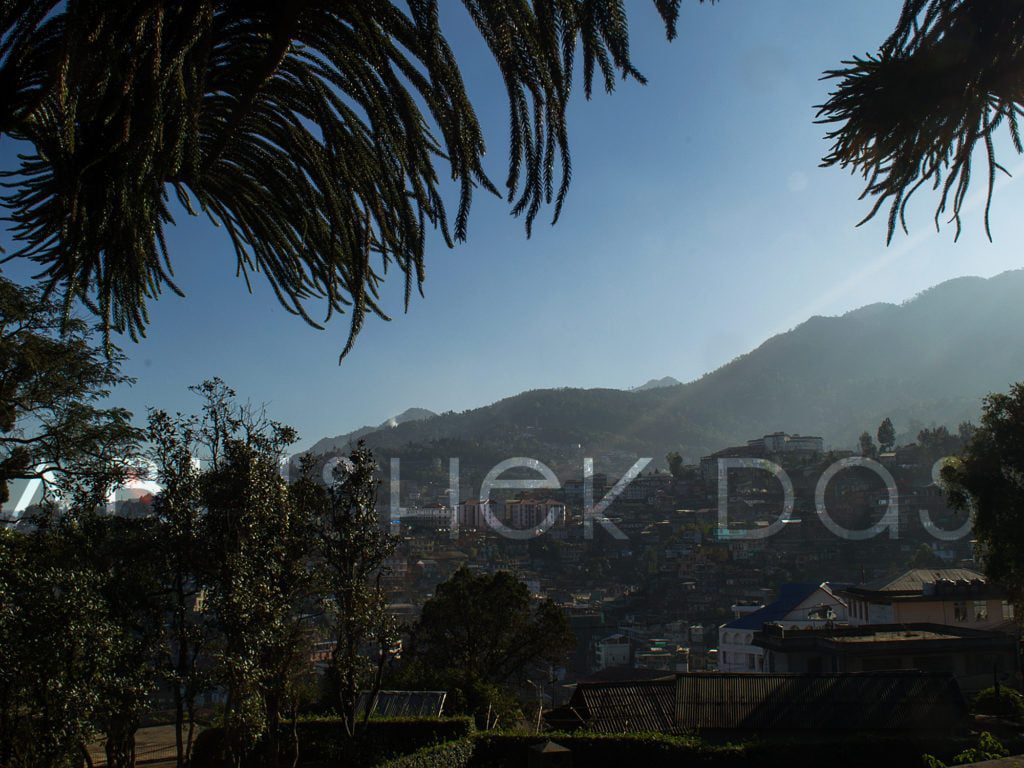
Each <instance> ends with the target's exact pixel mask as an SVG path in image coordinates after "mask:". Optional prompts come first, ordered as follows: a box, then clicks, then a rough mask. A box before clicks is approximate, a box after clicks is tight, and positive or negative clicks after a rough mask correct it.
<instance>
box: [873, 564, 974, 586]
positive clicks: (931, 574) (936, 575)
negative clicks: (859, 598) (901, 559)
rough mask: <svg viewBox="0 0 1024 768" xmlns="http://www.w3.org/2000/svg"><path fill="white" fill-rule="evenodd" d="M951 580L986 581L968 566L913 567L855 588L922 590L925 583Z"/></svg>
mask: <svg viewBox="0 0 1024 768" xmlns="http://www.w3.org/2000/svg"><path fill="white" fill-rule="evenodd" d="M941 579H948V580H949V581H976V580H981V581H985V577H984V575H982V574H980V573H978V572H977V571H971V570H968V569H966V568H912V569H910V570H909V571H905V572H904V573H901V574H900V575H898V576H884V577H882V578H880V579H875V580H874V581H869V582H868V583H866V584H859V585H857V586H856V587H854V589H857V590H861V591H864V592H922V591H923V590H924V585H925V584H932V583H934V582H936V581H939V580H941Z"/></svg>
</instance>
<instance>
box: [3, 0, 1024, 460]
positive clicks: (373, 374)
mask: <svg viewBox="0 0 1024 768" xmlns="http://www.w3.org/2000/svg"><path fill="white" fill-rule="evenodd" d="M444 5H445V10H446V14H447V16H446V17H445V19H444V21H445V24H446V28H447V29H448V30H449V36H450V38H451V40H452V42H453V45H454V47H455V49H456V52H457V54H458V55H459V56H460V58H461V60H462V61H463V62H464V64H465V73H466V79H467V85H468V88H469V90H470V94H471V96H472V97H473V98H474V103H475V104H476V105H477V109H478V114H479V116H480V118H481V120H482V122H483V123H484V127H485V129H486V131H487V137H488V146H489V152H488V161H489V171H490V172H491V173H492V177H493V178H494V179H495V180H497V181H501V180H503V179H504V169H505V163H506V161H507V145H506V144H505V141H506V136H507V124H506V114H507V111H506V103H505V98H504V93H503V89H502V87H501V83H500V80H499V79H498V77H497V73H496V68H495V67H494V65H493V62H491V61H490V60H489V58H488V57H487V54H486V51H485V50H484V49H483V47H482V45H481V44H480V42H479V40H478V39H477V38H476V36H475V33H474V31H473V30H472V29H471V27H470V26H469V23H468V20H467V19H465V18H464V17H463V14H462V13H461V10H460V11H459V12H456V11H455V10H454V9H455V8H456V4H455V3H454V2H452V3H450V4H449V3H448V0H445V3H444ZM629 5H630V7H631V9H632V17H631V21H632V24H633V54H634V59H635V62H636V64H637V65H638V66H639V68H640V69H641V71H643V72H644V74H645V75H647V77H648V79H649V84H648V85H647V86H645V87H643V86H639V85H637V84H635V83H631V82H627V83H623V84H621V85H620V87H619V89H618V90H617V91H616V93H615V94H614V95H612V96H610V97H608V96H605V95H604V94H603V93H601V94H598V95H596V96H595V98H594V99H593V100H592V101H590V102H587V101H584V100H583V98H582V92H581V93H580V94H579V96H580V98H579V99H578V100H577V101H576V103H575V104H574V105H573V106H572V108H571V114H570V120H571V123H570V125H571V131H572V141H573V164H574V176H573V186H572V189H571V192H570V195H569V199H568V201H567V203H566V207H565V210H564V212H563V216H562V219H561V221H560V222H559V224H558V225H557V226H556V227H554V228H552V227H548V226H547V225H546V223H541V224H539V226H537V227H535V230H534V235H533V237H532V238H531V239H529V240H527V239H526V237H525V233H524V230H523V226H522V222H521V221H520V220H517V219H513V218H512V217H511V216H510V215H509V212H508V207H507V205H506V204H504V203H503V202H502V201H499V200H495V199H491V198H488V197H485V196H484V195H480V196H478V197H477V199H476V203H475V206H474V211H473V217H472V220H471V225H470V236H469V240H468V242H467V243H465V244H463V245H461V246H458V247H457V248H456V249H455V250H448V249H447V248H445V246H444V245H443V243H441V241H440V240H439V239H438V238H434V239H433V240H432V242H431V245H430V247H429V251H428V256H427V281H426V285H425V293H426V298H425V299H416V300H414V302H413V304H412V305H411V307H410V308H409V311H408V313H403V312H402V302H401V281H400V280H397V281H395V282H394V283H393V284H392V285H391V286H390V288H389V289H388V291H387V292H386V300H385V304H386V306H387V307H389V308H390V309H391V310H392V311H393V313H394V320H393V322H390V323H385V322H382V321H378V320H370V321H369V322H368V323H367V326H366V328H365V330H364V331H363V333H362V334H361V336H360V338H359V340H358V342H357V345H356V347H355V349H354V351H353V352H352V353H351V354H350V355H349V357H348V358H347V359H346V360H345V362H344V363H343V364H342V365H341V366H338V364H337V355H338V352H339V350H340V348H341V346H342V345H343V343H344V340H345V337H346V333H347V330H348V326H347V318H344V317H342V318H338V320H337V321H336V322H334V324H333V325H332V326H331V327H329V328H328V330H326V331H316V330H314V329H312V328H309V327H308V326H306V325H305V324H304V323H302V321H301V320H299V319H297V318H294V317H292V316H290V315H288V314H287V313H285V312H284V311H283V310H281V309H280V308H279V307H278V306H277V305H276V303H275V301H274V299H273V297H272V296H271V295H270V292H269V290H268V289H267V288H266V287H265V286H263V285H262V284H261V283H259V282H257V283H256V284H255V290H254V294H253V295H249V294H248V293H247V292H246V289H245V285H244V283H243V282H242V281H239V280H236V279H234V262H233V256H232V254H231V252H230V249H229V248H228V246H227V243H226V240H225V238H224V237H223V235H222V233H221V232H220V231H218V230H216V229H213V228H212V227H211V226H210V225H209V224H208V223H207V222H206V220H205V219H188V217H182V218H181V219H180V220H179V225H178V226H176V227H175V228H174V229H173V230H172V231H171V232H170V233H169V242H170V248H171V252H172V255H173V257H174V262H175V268H176V273H177V277H178V282H179V284H180V285H181V286H182V287H183V288H184V289H185V290H186V291H187V293H188V298H187V299H184V300H183V299H179V298H177V297H175V296H173V295H166V296H165V297H164V298H163V299H161V300H160V301H159V302H158V303H156V304H154V305H153V307H152V311H151V315H152V325H151V329H150V332H149V336H148V338H147V339H145V340H144V341H143V342H142V343H140V344H133V343H131V342H127V341H126V342H125V345H124V346H125V350H126V352H127V353H128V355H129V362H128V365H127V372H128V373H129V374H130V375H132V376H134V377H136V378H137V379H138V381H137V383H136V384H135V386H134V387H132V388H131V389H127V390H124V391H120V392H118V393H117V397H118V400H119V402H120V403H121V404H124V405H126V406H127V407H129V408H131V409H132V410H134V411H136V412H137V413H144V411H145V408H146V406H149V405H156V406H160V407H164V408H168V409H171V410H175V409H182V410H192V409H193V408H194V406H195V402H194V399H193V398H192V396H191V395H189V393H188V392H187V390H186V387H187V386H188V385H189V384H193V383H196V382H198V381H200V380H202V379H203V378H206V377H209V376H213V375H219V376H221V377H222V378H224V379H225V380H226V381H227V382H228V383H229V384H231V385H232V386H234V387H235V388H236V389H237V390H238V391H239V393H240V394H241V395H242V396H244V397H247V398H250V399H252V400H254V401H265V402H267V403H268V404H269V407H270V412H271V414H272V415H273V416H274V417H275V418H277V419H279V420H282V421H286V422H288V423H291V424H293V425H295V426H296V427H298V429H299V430H300V433H301V435H302V438H303V439H302V443H301V445H303V446H307V445H309V444H310V443H312V442H313V441H315V440H316V439H318V438H320V437H322V436H324V435H334V434H338V433H341V432H345V431H348V430H350V429H352V428H354V427H357V426H360V425H362V424H366V423H374V424H375V423H378V422H380V421H383V420H384V419H385V418H387V417H388V416H390V415H392V414H395V413H397V412H399V411H402V410H404V409H405V408H407V407H410V406H420V407H425V408H430V409H432V410H435V411H443V410H449V409H454V410H462V409H465V408H470V407H475V406H480V405H484V404H487V403H489V402H492V401H494V400H496V399H499V398H501V397H505V396H509V395H512V394H515V393H517V392H520V391H522V390H526V389H534V388H543V387H558V386H575V387H629V386H634V385H637V384H640V383H642V382H644V381H645V380H647V379H649V378H652V377H661V376H665V375H672V376H675V377H676V378H678V379H681V380H689V379H692V378H695V377H697V376H699V375H701V374H702V373H704V372H706V371H709V370H712V369H714V368H716V367H718V366H719V365H721V364H723V363H726V362H728V361H729V360H730V359H732V358H733V357H735V356H737V355H739V354H742V353H744V352H746V351H748V350H750V349H751V348H753V347H755V346H756V345H758V344H759V343H761V342H762V341H764V340H765V339H766V338H768V337H770V336H772V335H773V334H776V333H779V332H781V331H784V330H787V329H789V328H791V327H793V326H794V325H796V324H798V323H799V322H802V321H803V320H805V319H806V318H807V317H808V316H810V315H813V314H837V313H842V312H844V311H847V310H849V309H852V308H855V307H858V306H861V305H864V304H868V303H872V302H876V301H895V302H898V301H902V300H904V299H907V298H909V297H911V296H913V295H914V294H916V293H917V292H919V291H921V290H924V289H925V288H928V287H929V286H931V285H934V284H936V283H938V282H941V281H943V280H947V279H949V278H952V277H956V276H959V275H982V276H990V275H994V274H997V273H999V272H1002V271H1004V270H1007V269H1013V268H1018V267H1021V266H1024V258H1022V257H1021V255H1020V250H1019V247H1018V246H1017V242H1018V239H1019V237H1020V234H1021V232H1020V229H1019V228H1020V226H1021V225H1020V224H1019V223H1018V221H1017V216H1016V215H1015V214H1016V212H1018V211H1019V210H1020V209H1021V207H1022V204H1024V188H1022V186H1021V185H1020V184H1018V183H1016V182H1010V183H1007V184H1004V185H1003V188H1002V189H1001V190H1000V192H999V194H998V195H997V199H996V202H995V205H994V207H993V221H994V235H995V242H994V244H990V243H988V242H987V241H986V240H985V239H984V237H983V235H982V231H981V222H980V215H981V210H980V207H977V206H975V207H974V209H973V210H972V211H971V212H970V213H969V214H968V228H967V231H966V232H965V234H964V235H963V236H962V237H961V239H960V241H959V242H958V243H956V244H955V245H954V244H953V242H952V236H953V230H952V228H950V227H947V228H944V229H943V231H942V232H941V233H939V234H938V235H936V234H935V233H934V228H933V226H932V221H931V210H932V208H931V206H932V203H933V200H932V198H930V197H928V196H927V195H925V194H922V195H921V199H920V200H919V201H918V205H916V206H912V208H911V227H912V229H911V237H898V238H897V240H896V241H895V242H894V244H893V245H892V246H890V247H888V248H886V246H885V232H884V221H881V220H880V221H878V222H872V223H870V224H868V225H866V226H864V227H861V228H860V229H855V228H854V225H855V224H856V222H857V221H858V220H859V219H860V218H861V216H862V215H863V213H864V212H865V211H866V206H865V203H864V202H861V201H858V200H857V197H858V195H859V193H860V183H859V179H857V178H853V177H850V176H848V175H846V174H844V173H842V172H840V171H838V170H835V169H831V170H826V169H821V168H819V167H818V161H819V159H820V157H821V156H822V155H823V154H824V153H825V152H826V150H827V143H826V142H825V140H824V139H823V134H824V128H823V126H820V125H815V124H814V123H813V118H814V105H815V104H819V103H821V102H822V101H823V100H824V99H825V97H826V93H827V90H828V84H827V83H824V82H821V81H820V80H819V76H820V74H821V72H822V71H823V70H824V69H827V68H829V67H833V66H836V65H837V64H838V63H839V62H840V61H841V60H842V59H843V58H845V57H847V56H849V55H851V54H855V53H865V52H867V51H872V50H874V49H875V48H877V45H878V44H879V42H880V41H881V40H882V39H883V38H884V37H885V35H886V34H887V33H888V32H889V31H890V29H891V27H892V25H893V24H894V23H895V19H896V15H897V13H898V8H899V3H897V2H895V0H860V1H859V2H856V3H850V2H842V1H841V0H800V1H798V0H786V1H785V2H781V1H779V0H776V1H775V2H764V1H761V2H749V1H748V2H739V1H738V0H726V1H725V2H723V3H721V4H719V5H716V6H713V7H712V6H700V5H698V4H697V3H696V2H694V1H693V0H686V1H685V2H684V4H683V13H682V17H681V19H680V34H679V38H678V39H677V40H676V41H675V42H673V43H671V44H669V43H667V42H666V41H665V39H664V35H663V31H662V29H661V27H660V22H659V20H658V19H657V17H656V15H655V13H654V12H653V9H652V8H651V7H649V6H651V5H652V4H651V3H648V2H640V0H636V2H632V1H631V2H630V4H629ZM11 152H12V150H11V148H10V146H4V145H0V155H2V158H0V159H2V160H3V163H4V164H5V165H7V164H8V163H9V162H10V156H11ZM1010 166H1011V167H1012V168H1014V169H1016V170H1017V171H1018V174H1017V175H1018V176H1019V175H1024V166H1021V165H1020V158H1011V159H1010ZM5 245H7V246H9V245H10V242H9V240H8V241H6V242H5ZM5 273H6V274H10V275H12V276H14V277H16V278H23V277H24V276H25V275H26V274H27V272H26V271H25V269H24V268H23V267H20V266H18V265H9V266H8V267H6V268H5Z"/></svg>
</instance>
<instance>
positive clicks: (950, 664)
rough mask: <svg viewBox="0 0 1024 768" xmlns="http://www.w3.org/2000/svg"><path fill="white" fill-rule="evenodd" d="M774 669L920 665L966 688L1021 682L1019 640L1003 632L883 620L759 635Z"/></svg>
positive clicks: (774, 628) (772, 629)
mask: <svg viewBox="0 0 1024 768" xmlns="http://www.w3.org/2000/svg"><path fill="white" fill-rule="evenodd" d="M754 644H755V645H757V646H759V647H760V648H763V649H764V651H765V668H766V671H768V672H770V673H776V672H779V673H796V674H806V673H811V674H820V673H843V672H877V671H882V670H885V671H891V670H920V671H927V672H933V673H936V674H941V675H945V676H947V677H948V676H950V675H952V676H953V678H955V679H956V681H957V683H958V684H959V685H960V688H961V689H962V690H963V691H964V692H965V693H976V692H977V691H980V690H981V689H983V688H987V687H988V686H990V685H993V684H995V683H1001V684H1005V685H1009V686H1012V687H1014V688H1019V687H1020V680H1021V675H1020V657H1019V652H1018V645H1019V643H1018V640H1017V638H1015V637H1013V636H1012V635H1008V634H1006V633H1004V632H991V631H989V632H986V631H983V630H977V629H967V628H963V627H953V626H949V625H943V624H878V625H863V626H859V627H828V628H824V629H802V628H801V629H787V628H785V627H783V626H781V625H779V624H767V625H765V627H764V629H763V630H762V631H761V632H757V633H755V635H754Z"/></svg>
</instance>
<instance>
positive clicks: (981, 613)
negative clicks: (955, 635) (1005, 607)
mask: <svg viewBox="0 0 1024 768" xmlns="http://www.w3.org/2000/svg"><path fill="white" fill-rule="evenodd" d="M974 620H975V621H988V602H986V601H985V600H975V601H974Z"/></svg>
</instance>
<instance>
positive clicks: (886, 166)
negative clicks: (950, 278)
mask: <svg viewBox="0 0 1024 768" xmlns="http://www.w3.org/2000/svg"><path fill="white" fill-rule="evenodd" d="M826 76H827V77H829V78H833V79H836V80H838V85H837V87H836V89H835V91H834V92H833V93H832V94H831V95H830V98H829V100H828V101H827V102H826V103H825V104H824V105H823V106H822V107H821V111H820V113H819V117H820V119H821V121H822V122H823V123H825V124H828V125H834V127H833V128H832V130H831V131H830V132H829V133H828V137H829V138H830V139H832V141H833V142H834V143H833V145H832V149H831V151H830V152H829V154H827V155H826V156H825V158H824V160H823V163H822V164H823V165H825V166H839V167H841V168H849V169H850V170H851V171H853V172H855V173H859V174H860V175H862V176H863V177H864V180H865V187H864V193H863V195H862V197H865V198H868V199H872V200H873V204H872V207H871V210H870V211H869V212H868V215H867V216H866V217H865V218H864V221H867V220H868V219H871V218H872V217H873V216H874V215H875V214H876V213H878V212H879V210H881V209H883V208H884V207H885V206H886V205H888V207H889V210H888V239H889V240H892V237H893V234H894V233H895V231H896V227H897V226H901V227H902V228H903V230H904V231H906V229H907V223H906V208H907V204H908V203H909V201H910V199H911V197H912V196H913V194H914V193H915V192H916V191H917V190H918V189H919V188H920V187H921V186H923V185H925V184H928V185H930V186H931V187H932V189H933V190H937V191H938V193H939V199H938V203H937V206H936V209H935V224H936V226H938V225H939V220H940V218H941V217H942V216H943V215H944V214H945V215H948V216H949V217H950V219H951V220H952V221H953V222H955V224H956V233H957V235H959V234H960V231H961V224H962V222H961V213H962V212H963V206H964V201H965V200H966V198H967V191H968V188H969V186H970V182H971V174H972V166H973V161H974V156H975V152H976V151H977V150H979V149H980V150H982V151H983V152H984V156H985V157H984V159H985V161H986V163H987V167H986V169H985V174H984V178H985V183H986V184H987V187H988V188H987V202H986V206H985V214H984V220H985V230H986V232H987V233H988V234H989V237H991V231H990V229H989V206H991V203H992V193H993V191H994V187H995V181H996V174H997V172H999V171H1003V172H1006V169H1005V168H1004V167H1003V165H1002V164H1000V163H999V161H998V160H997V159H996V146H997V144H996V135H997V131H998V129H1000V128H1001V127H1003V126H1004V125H1005V126H1006V127H1007V128H1008V129H1009V131H1008V134H1009V139H1010V142H1011V143H1012V146H1013V148H1014V149H1015V150H1016V151H1017V152H1018V153H1020V152H1022V151H1024V146H1022V144H1021V138H1020V127H1019V123H1018V119H1019V118H1020V116H1021V115H1022V114H1024V109H1022V108H1024V3H1020V2H989V0H904V3H903V9H902V12H901V13H900V17H899V21H898V22H897V24H896V28H895V30H893V33H892V34H891V35H890V36H889V38H888V39H886V40H885V41H884V42H883V43H882V45H881V47H880V48H879V50H878V52H877V53H876V54H869V55H866V56H863V57H860V56H855V57H853V58H852V59H850V60H849V61H846V62H844V64H843V66H842V67H841V68H838V69H835V70H832V71H830V72H827V73H826ZM862 223H863V222H862Z"/></svg>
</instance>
